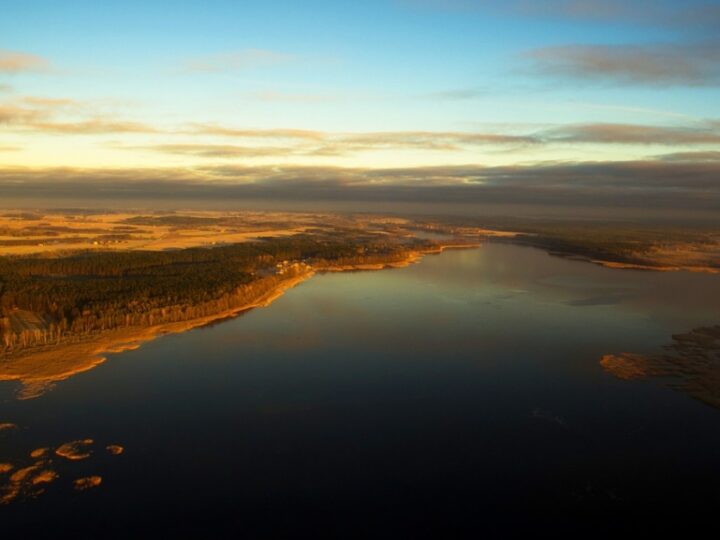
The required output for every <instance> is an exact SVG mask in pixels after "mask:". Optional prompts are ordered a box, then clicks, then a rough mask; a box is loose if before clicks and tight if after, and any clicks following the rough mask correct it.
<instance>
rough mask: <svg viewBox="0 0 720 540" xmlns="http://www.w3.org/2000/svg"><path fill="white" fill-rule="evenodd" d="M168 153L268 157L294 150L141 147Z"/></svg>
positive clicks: (219, 145) (270, 148)
mask: <svg viewBox="0 0 720 540" xmlns="http://www.w3.org/2000/svg"><path fill="white" fill-rule="evenodd" d="M140 149H142V150H152V151H155V152H162V153H167V154H181V155H188V156H198V157H212V158H217V157H219V158H235V157H268V156H284V155H290V154H292V153H293V152H292V150H291V149H289V148H282V147H268V146H263V147H259V146H235V145H226V144H160V145H155V146H147V147H142V148H140Z"/></svg>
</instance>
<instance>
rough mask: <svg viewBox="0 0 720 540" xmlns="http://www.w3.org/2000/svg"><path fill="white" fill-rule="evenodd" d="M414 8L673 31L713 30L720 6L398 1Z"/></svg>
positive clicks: (597, 0) (577, 0)
mask: <svg viewBox="0 0 720 540" xmlns="http://www.w3.org/2000/svg"><path fill="white" fill-rule="evenodd" d="M401 3H402V4H405V5H408V6H414V7H422V8H430V9H439V10H446V11H459V12H473V11H477V12H490V13H498V14H508V13H509V14H513V15H523V16H527V17H531V18H537V19H547V18H554V19H568V20H582V21H591V22H597V23H610V24H614V23H625V24H633V25H642V26H660V27H667V28H671V29H675V30H683V31H697V30H703V31H704V30H709V31H714V30H715V29H717V27H718V26H719V25H720V5H718V3H717V2H714V1H696V0H686V1H683V2H677V1H674V0H632V1H630V2H629V1H627V0H543V1H542V2H537V1H534V0H506V1H504V2H498V1H497V0H401Z"/></svg>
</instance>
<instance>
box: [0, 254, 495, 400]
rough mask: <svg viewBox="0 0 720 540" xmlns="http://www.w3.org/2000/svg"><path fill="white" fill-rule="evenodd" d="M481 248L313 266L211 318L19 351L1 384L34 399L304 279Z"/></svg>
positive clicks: (0, 361) (2, 364) (2, 372)
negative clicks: (111, 359)
mask: <svg viewBox="0 0 720 540" xmlns="http://www.w3.org/2000/svg"><path fill="white" fill-rule="evenodd" d="M480 245H481V244H471V245H470V244H452V245H446V246H439V247H438V248H437V249H431V250H422V251H412V252H410V253H409V254H408V256H407V257H406V258H405V259H403V260H401V261H393V262H388V263H374V264H356V265H341V266H328V267H318V268H312V269H311V270H309V271H307V272H304V273H302V274H300V275H297V276H293V277H290V278H288V279H285V280H283V281H282V282H280V283H279V284H278V286H277V287H275V288H273V289H272V290H270V291H268V292H266V293H264V294H263V295H261V296H260V297H259V298H257V299H256V300H254V301H252V302H249V303H247V304H244V305H242V306H239V307H237V308H233V309H229V310H225V311H221V312H218V313H215V314H213V315H208V316H205V317H199V318H195V319H190V320H187V321H180V322H174V323H167V324H161V325H155V326H148V327H143V328H139V327H130V328H122V329H117V330H111V331H109V332H105V333H103V334H101V335H98V336H94V337H92V338H90V339H87V340H85V341H79V342H75V343H64V344H60V345H49V346H46V347H43V348H41V349H34V350H29V351H23V352H20V353H18V354H17V355H10V356H8V357H6V358H0V382H10V381H17V382H19V383H20V384H21V387H20V388H19V390H18V391H17V399H20V400H24V399H33V398H36V397H39V396H41V395H42V394H44V393H45V392H47V391H48V390H51V389H52V388H53V387H54V386H55V384H56V383H58V382H61V381H64V380H66V379H69V378H70V377H72V376H73V375H77V374H79V373H83V372H85V371H89V370H91V369H94V368H95V367H97V366H99V365H101V364H103V363H104V362H105V361H106V360H107V357H106V355H108V354H117V353H121V352H124V351H131V350H135V349H138V348H140V347H141V346H142V345H143V344H144V343H146V342H148V341H152V340H154V339H156V338H158V337H161V336H164V335H169V334H179V333H182V332H186V331H188V330H193V329H195V328H199V327H203V326H207V325H209V324H211V323H213V322H217V321H220V320H222V319H232V318H234V317H237V316H238V315H239V314H241V313H243V312H245V311H250V310H252V309H255V308H259V307H267V306H269V305H270V304H272V303H273V302H274V301H275V300H277V299H278V298H280V297H281V296H282V295H283V294H285V292H286V291H288V290H290V289H292V288H293V287H295V286H297V285H299V284H300V283H302V282H304V281H306V280H309V279H310V278H312V277H313V276H315V275H316V274H322V273H331V272H352V271H368V270H384V269H391V268H405V267H407V266H410V265H411V264H415V263H417V262H419V261H420V260H422V258H423V257H424V256H425V255H433V254H439V253H442V252H443V251H445V250H446V249H470V248H477V247H479V246H480Z"/></svg>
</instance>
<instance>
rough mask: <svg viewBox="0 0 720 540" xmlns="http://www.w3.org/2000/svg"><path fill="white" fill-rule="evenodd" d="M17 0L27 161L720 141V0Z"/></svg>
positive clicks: (529, 151) (0, 64) (6, 70)
mask: <svg viewBox="0 0 720 540" xmlns="http://www.w3.org/2000/svg"><path fill="white" fill-rule="evenodd" d="M5 4H6V5H4V6H3V10H2V17H0V126H2V130H0V165H4V166H7V167H15V168H17V167H25V168H33V169H38V168H48V167H60V166H62V167H73V168H108V169H113V168H114V169H117V168H123V167H138V168H148V167H156V168H157V167H175V168H177V167H187V168H193V167H195V168H197V167H203V166H206V165H208V164H211V165H215V164H222V165H233V166H271V165H278V166H285V167H287V166H332V167H352V168H367V169H373V168H387V167H412V166H416V167H430V166H443V165H455V166H456V165H465V164H473V165H478V166H512V165H519V164H523V165H527V164H537V165H542V164H543V163H557V162H567V163H570V162H572V163H579V162H586V161H610V162H617V161H628V160H642V159H647V158H648V157H653V156H657V155H664V154H678V153H680V152H684V153H695V154H698V153H703V154H704V155H705V156H706V157H707V156H709V155H711V154H710V153H711V152H715V151H716V150H717V149H718V142H719V141H720V133H719V132H720V127H718V123H717V119H718V118H720V40H719V39H718V36H717V27H718V24H720V2H717V1H707V0H692V1H686V2H682V3H680V2H668V1H662V0H660V1H649V0H636V1H635V2H620V1H617V0H605V1H604V2H601V1H599V0H548V1H546V2H542V3H539V2H528V1H525V0H509V1H506V2H493V1H488V0H486V1H483V0H390V1H366V2H338V1H335V2H332V1H306V2H290V1H266V2H230V1H205V2H196V1H175V2H169V1H167V2H166V1H145V2H138V1H124V2H80V1H64V2H51V1H45V2H40V1H31V0H26V1H23V2H6V3H5ZM581 128H582V129H581ZM645 128H648V129H647V131H645V132H643V131H642V130H643V129H645ZM272 130H285V131H283V132H282V133H279V132H277V131H272ZM288 130H293V133H292V134H289V131H288ZM299 130H303V131H311V132H313V134H305V135H303V136H297V133H296V132H297V131H299ZM578 130H580V133H579V134H578ZM658 130H660V131H658ZM378 134H379V135H378ZM643 134H646V135H647V136H646V137H643ZM468 135H475V136H476V137H475V139H471V138H468V137H467V136H468ZM284 149H285V150H286V151H283V150H284Z"/></svg>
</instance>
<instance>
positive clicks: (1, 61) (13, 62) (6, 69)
mask: <svg viewBox="0 0 720 540" xmlns="http://www.w3.org/2000/svg"><path fill="white" fill-rule="evenodd" d="M49 69H50V62H48V61H47V60H46V59H45V58H43V57H41V56H36V55H34V54H28V53H21V52H16V51H8V50H0V73H21V72H25V71H49Z"/></svg>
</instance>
